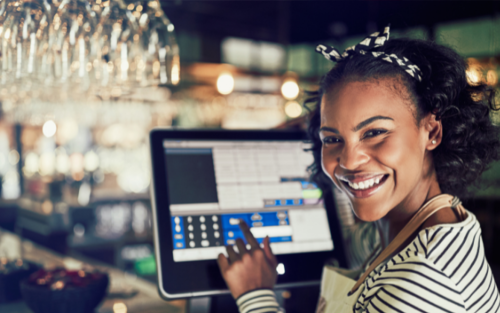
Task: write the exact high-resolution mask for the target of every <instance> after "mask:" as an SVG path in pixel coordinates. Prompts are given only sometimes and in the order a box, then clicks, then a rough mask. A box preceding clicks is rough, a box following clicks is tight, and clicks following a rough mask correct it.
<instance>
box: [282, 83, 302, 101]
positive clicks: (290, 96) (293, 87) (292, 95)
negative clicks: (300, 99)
mask: <svg viewBox="0 0 500 313" xmlns="http://www.w3.org/2000/svg"><path fill="white" fill-rule="evenodd" d="M281 94H282V95H283V97H285V99H287V100H294V99H296V98H297V96H298V95H299V85H298V84H297V82H296V81H294V80H287V81H285V82H284V83H283V85H282V86H281Z"/></svg>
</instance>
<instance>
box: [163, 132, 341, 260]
mask: <svg viewBox="0 0 500 313" xmlns="http://www.w3.org/2000/svg"><path fill="white" fill-rule="evenodd" d="M163 145H164V149H165V162H166V170H167V179H168V195H169V199H170V208H169V209H170V213H171V224H172V237H173V245H174V250H173V254H174V261H176V262H183V261H194V260H207V259H216V258H217V256H218V254H219V253H221V252H224V251H225V248H224V245H229V244H234V243H235V240H236V239H237V238H243V235H242V233H241V231H240V229H239V227H238V223H239V220H240V219H242V220H244V221H245V222H246V223H247V224H248V225H249V226H250V230H251V232H252V234H253V235H254V236H255V237H256V239H257V240H258V241H259V242H262V240H263V239H264V238H265V237H266V236H269V237H270V239H271V246H272V249H273V252H274V253H275V254H290V253H300V252H312V251H330V250H333V241H332V239H331V235H330V229H329V225H328V218H327V215H326V210H325V207H324V204H323V202H322V200H321V191H320V189H319V188H318V187H317V186H316V185H315V184H313V183H310V182H309V181H308V174H307V167H308V166H309V165H310V164H311V163H312V161H313V158H312V154H311V153H310V152H308V151H305V149H306V148H308V147H309V146H310V144H307V143H305V142H302V141H222V140H221V141H186V140H184V141H178V140H165V141H164V143H163Z"/></svg>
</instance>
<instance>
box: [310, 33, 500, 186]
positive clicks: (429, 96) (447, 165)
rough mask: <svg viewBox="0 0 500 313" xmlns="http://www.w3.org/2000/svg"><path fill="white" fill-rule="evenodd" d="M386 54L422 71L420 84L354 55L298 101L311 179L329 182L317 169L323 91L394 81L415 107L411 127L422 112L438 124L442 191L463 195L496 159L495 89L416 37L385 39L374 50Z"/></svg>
mask: <svg viewBox="0 0 500 313" xmlns="http://www.w3.org/2000/svg"><path fill="white" fill-rule="evenodd" d="M377 51H383V52H385V53H387V54H391V53H394V54H396V55H397V56H399V57H406V58H408V59H409V60H411V62H412V63H413V64H415V65H417V66H418V67H419V68H420V69H421V71H422V81H420V82H419V81H418V80H417V79H415V78H413V77H411V76H410V75H408V74H407V73H406V72H404V70H403V69H402V68H401V67H400V66H398V65H395V64H391V63H388V62H386V61H383V60H381V59H380V58H375V57H373V56H371V55H355V56H353V57H351V58H349V59H347V60H344V61H342V62H340V63H337V64H336V65H335V66H334V67H333V68H332V69H331V70H330V71H329V72H328V73H327V74H326V75H325V76H324V77H323V79H322V80H321V84H320V89H319V90H318V91H317V92H312V93H310V96H311V97H310V98H309V99H307V100H306V101H305V103H304V105H305V106H306V108H309V105H310V104H311V103H313V104H315V107H314V108H313V109H310V110H311V114H310V120H309V129H308V132H309V136H310V139H311V140H312V143H313V145H312V148H311V150H312V152H313V155H314V163H313V164H312V165H311V166H310V168H309V169H310V171H311V178H312V180H313V181H315V182H316V183H317V184H318V185H319V186H320V187H321V188H322V189H324V190H328V189H329V188H331V181H330V180H329V179H328V178H327V176H326V175H325V174H324V173H323V171H322V167H321V146H322V142H321V140H320V138H319V127H320V102H321V97H322V95H323V94H324V92H325V91H327V90H329V89H330V88H335V86H336V85H339V84H340V83H345V82H347V81H367V80H372V79H379V78H397V79H398V81H400V82H401V83H402V84H403V85H404V86H405V87H406V89H407V90H408V92H409V94H410V98H411V100H412V102H413V103H414V104H415V109H416V110H415V118H416V123H417V125H418V124H419V123H420V119H421V118H422V117H424V116H426V115H427V114H428V113H433V114H435V115H436V119H438V120H441V122H442V125H443V139H442V142H441V144H440V145H439V146H438V147H437V148H436V149H434V150H433V152H432V153H433V159H434V166H435V169H436V173H437V177H438V182H439V185H440V188H441V190H442V191H443V192H445V193H449V194H454V195H460V196H463V195H466V194H467V188H468V186H470V185H472V184H475V183H476V182H478V178H479V177H480V176H481V174H482V172H483V171H484V170H486V169H487V167H488V165H489V164H490V163H491V162H492V161H495V160H498V159H500V151H499V149H500V136H499V135H500V132H499V127H497V126H495V125H494V124H493V123H492V121H491V120H490V112H491V110H498V108H497V106H496V104H495V90H494V89H493V88H492V87H490V86H488V85H486V84H484V83H478V84H470V83H469V82H468V81H467V76H466V69H467V63H466V61H465V60H464V59H463V58H462V57H461V56H460V55H458V54H457V53H456V52H455V51H453V50H452V49H450V48H448V47H445V46H442V45H438V44H436V43H434V42H430V41H424V40H417V39H404V38H401V39H391V40H389V41H387V42H386V43H385V45H384V46H382V47H379V48H377Z"/></svg>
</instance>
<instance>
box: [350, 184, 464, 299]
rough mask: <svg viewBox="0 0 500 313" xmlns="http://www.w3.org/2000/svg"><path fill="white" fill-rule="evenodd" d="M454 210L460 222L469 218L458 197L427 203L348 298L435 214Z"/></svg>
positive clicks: (446, 195)
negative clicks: (445, 210)
mask: <svg viewBox="0 0 500 313" xmlns="http://www.w3.org/2000/svg"><path fill="white" fill-rule="evenodd" d="M449 207H451V208H453V209H454V210H455V213H456V214H457V216H458V217H459V219H460V220H462V221H463V220H465V219H466V218H467V212H466V211H465V209H464V207H463V206H462V204H461V202H460V200H459V199H458V198H457V197H453V196H451V195H448V194H441V195H438V196H435V197H433V198H432V199H430V200H429V201H427V203H425V204H424V205H423V206H422V207H421V208H420V209H419V210H418V211H417V213H415V215H414V216H413V217H412V218H411V220H410V221H409V222H408V224H406V226H405V227H404V228H403V229H402V230H401V231H400V232H399V234H397V236H396V237H395V238H394V240H392V241H391V243H390V244H389V245H388V246H387V247H386V248H385V249H384V250H383V251H382V252H381V253H380V254H379V256H378V257H377V258H376V259H375V261H373V262H372V264H371V265H370V267H369V268H368V269H367V270H366V271H365V272H364V274H363V275H361V277H360V278H359V280H358V281H357V282H356V284H355V285H354V287H352V289H351V291H350V292H349V294H348V296H350V295H352V294H353V293H354V292H355V291H356V290H357V289H358V288H359V286H361V284H363V282H364V281H365V279H366V278H367V277H368V275H370V273H371V272H372V271H373V270H374V269H375V268H376V267H377V266H379V264H380V263H382V262H384V261H385V260H386V259H387V258H388V257H390V256H391V255H392V254H393V253H394V251H396V250H397V249H398V248H399V247H400V246H401V245H402V244H403V243H404V242H406V240H407V239H408V238H409V237H410V236H411V235H412V234H414V233H415V231H417V230H418V228H419V227H420V226H421V225H422V224H423V223H424V222H425V221H426V220H427V219H428V218H429V217H430V216H431V215H432V214H434V213H436V212H437V211H439V210H441V209H444V208H449Z"/></svg>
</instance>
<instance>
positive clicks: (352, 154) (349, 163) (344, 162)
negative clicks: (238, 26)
mask: <svg viewBox="0 0 500 313" xmlns="http://www.w3.org/2000/svg"><path fill="white" fill-rule="evenodd" d="M369 159H370V157H369V156H368V154H367V153H366V152H365V151H363V149H361V148H360V147H359V146H358V145H345V146H344V148H343V149H342V152H341V153H340V156H339V157H338V160H337V161H338V162H339V165H340V167H342V168H343V169H346V170H350V171H354V170H357V169H358V168H359V167H360V166H361V165H363V164H365V163H367V162H368V160H369Z"/></svg>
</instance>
